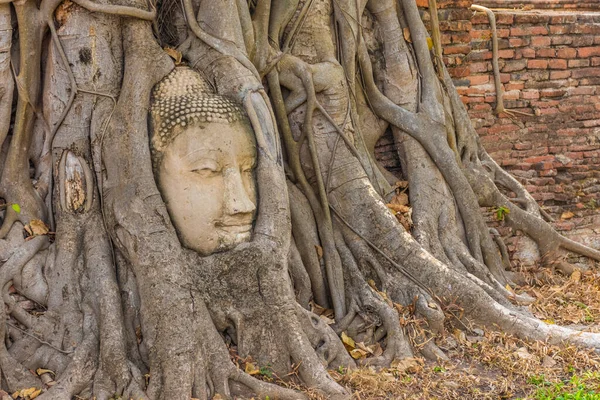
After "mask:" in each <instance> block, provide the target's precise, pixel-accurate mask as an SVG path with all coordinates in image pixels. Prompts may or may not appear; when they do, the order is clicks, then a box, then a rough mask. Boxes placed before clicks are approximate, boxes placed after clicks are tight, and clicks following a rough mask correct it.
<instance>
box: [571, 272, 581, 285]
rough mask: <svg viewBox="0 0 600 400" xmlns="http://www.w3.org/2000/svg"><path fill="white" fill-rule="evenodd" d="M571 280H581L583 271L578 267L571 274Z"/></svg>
mask: <svg viewBox="0 0 600 400" xmlns="http://www.w3.org/2000/svg"><path fill="white" fill-rule="evenodd" d="M571 280H572V281H573V282H575V283H577V282H579V281H580V280H581V271H580V270H578V269H576V270H575V271H573V273H572V274H571Z"/></svg>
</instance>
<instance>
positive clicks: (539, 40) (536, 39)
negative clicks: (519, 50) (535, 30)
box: [531, 36, 552, 47]
mask: <svg viewBox="0 0 600 400" xmlns="http://www.w3.org/2000/svg"><path fill="white" fill-rule="evenodd" d="M551 43H552V40H551V39H550V37H548V36H532V37H531V45H532V46H534V47H548V46H550V44H551Z"/></svg>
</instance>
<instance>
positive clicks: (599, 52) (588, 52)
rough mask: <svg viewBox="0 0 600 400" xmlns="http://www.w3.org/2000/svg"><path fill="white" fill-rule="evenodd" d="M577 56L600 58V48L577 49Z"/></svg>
mask: <svg viewBox="0 0 600 400" xmlns="http://www.w3.org/2000/svg"><path fill="white" fill-rule="evenodd" d="M577 55H578V56H579V57H580V58H588V57H592V56H600V47H581V48H579V49H577Z"/></svg>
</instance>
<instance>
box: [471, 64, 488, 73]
mask: <svg viewBox="0 0 600 400" xmlns="http://www.w3.org/2000/svg"><path fill="white" fill-rule="evenodd" d="M489 67H490V63H487V62H476V63H472V64H471V65H470V68H471V72H487V71H488V68H489Z"/></svg>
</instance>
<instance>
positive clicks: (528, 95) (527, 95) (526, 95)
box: [521, 89, 540, 100]
mask: <svg viewBox="0 0 600 400" xmlns="http://www.w3.org/2000/svg"><path fill="white" fill-rule="evenodd" d="M521 98H522V99H527V100H537V99H539V98H540V91H539V90H537V89H528V90H524V91H522V92H521Z"/></svg>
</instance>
